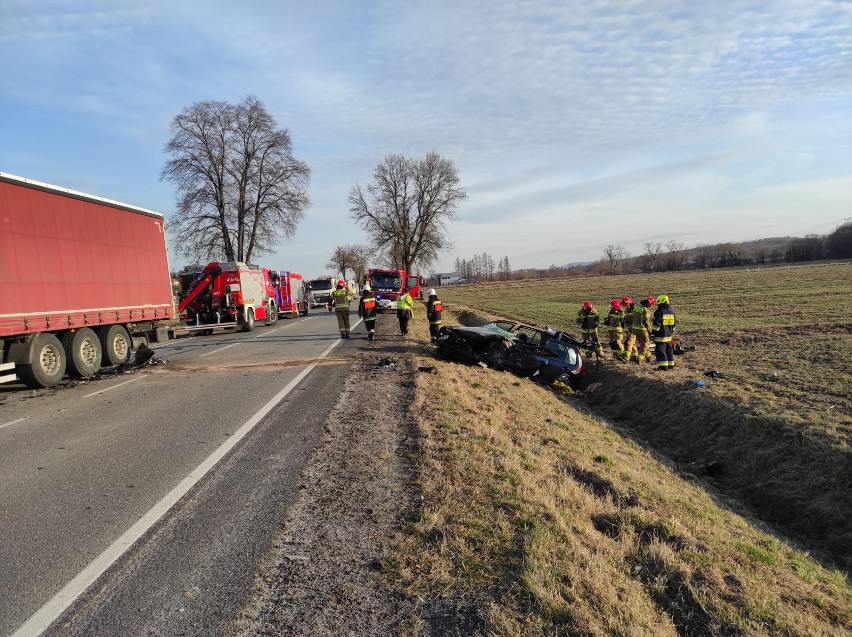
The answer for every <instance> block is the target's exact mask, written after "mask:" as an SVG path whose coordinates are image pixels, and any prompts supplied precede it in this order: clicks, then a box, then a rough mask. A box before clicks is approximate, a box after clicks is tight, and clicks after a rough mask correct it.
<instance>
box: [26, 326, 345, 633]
mask: <svg viewBox="0 0 852 637" xmlns="http://www.w3.org/2000/svg"><path fill="white" fill-rule="evenodd" d="M360 322H361V321H360V320H359V321H358V323H360ZM358 323H356V324H355V325H356V326H357V325H358ZM340 343H341V341H339V340H337V341H334V342H333V343H332V344H331V345H329V346H328V347H327V348H326V349H325V351H324V352H323V353H322V354H320V355H319V357H318V358H317V360H318V361H319V360H321V359H323V358H325V357H326V356H328V355H329V353H330V352H331V350H333V349H334V348H335V347H337V346H338V345H340ZM317 365H318V363H311V364H310V365H308V366H307V367H306V368H305V369H303V370H302V371H301V372H300V373H299V375H298V376H296V378H294V379H293V380H291V381H290V382H289V383H288V384H287V386H286V387H284V389H282V390H281V391H280V392H278V393H277V394H275V396H273V397H272V398H271V399H270V400H269V402H268V403H266V404H265V405H264V406H263V407H261V408H260V410H259V411H258V412H257V413H256V414H255V415H254V416H252V417H251V418H249V419H248V420H247V421H246V422H245V423H244V424H243V425H242V426H241V427H240V428H239V429H237V431H235V432H234V435H232V436H230V437H229V438H228V440H227V441H225V442H224V443H223V444H222V445H221V446H220V447H219V448H218V449H216V451H214V452H213V453H212V454H211V455H210V456H208V457H207V459H206V460H204V462H202V463H201V464H200V465H198V466H197V467H196V468H195V469H194V470H193V471H192V472H191V473H190V474H189V475H188V476H186V477H185V478H184V479H183V480H181V481H180V482H179V483H178V484H177V485H176V486H175V487H174V488H173V489H172V490H171V491H169V492H168V493H167V494H166V495H165V496H164V497H163V499H162V500H160V501H159V502H157V503H156V504H155V505H154V506H153V507H151V509H150V510H149V511H148V512H147V513H145V515H143V516H142V517H141V518H139V520H137V521H136V523H135V524H134V525H133V526H131V527H130V528H129V529H127V530H126V531H125V532H124V533H123V534H122V536H121V537H119V538H118V539H117V540H116V541H115V542H113V543H112V544H111V545H110V546H109V547H107V549H106V550H105V551H104V552H103V553H101V554H100V555H99V556H98V557H96V558H95V559H94V560H93V561H92V562H91V563H89V565H88V566H86V567H85V568H84V569H83V570H82V571H80V573H78V574H77V576H76V577H74V579H72V580H71V581H70V582H68V583H67V584H66V585H65V586H63V587H62V590H60V591H59V592H58V593H56V595H54V596H53V598H51V599H50V600H49V601H48V602H47V603H46V604H45V605H44V606H42V607H41V608H40V609H38V610H37V611H36V612H35V613H34V614H33V615H32V616H31V617H30V618H29V619H28V620H27V621H26V622H24V624H22V625H21V627H20V628H18V630H16V631H15V632H14V633H13V634H12V637H38V635H41V634H42V633H43V632H44V631H45V630H46V629H47V628H48V627H49V626H50V625H51V624H52V623H53V622H54V621H56V619H57V618H58V617H59V616H60V615H61V614H62V613H63V612H65V610H66V609H67V608H68V607H69V606H71V604H73V603H74V602H75V601H76V600H77V598H78V597H80V595H82V594H83V593H84V592H85V591H86V589H87V588H89V586H91V585H92V584H94V583H95V581H96V580H97V579H98V578H99V577H100V576H101V575H103V574H104V572H105V571H106V570H107V569H108V568H109V567H110V566H112V565H113V564H114V563H115V562H116V561H117V560H118V558H120V557H121V556H122V555H124V553H125V552H126V551H127V550H128V549H129V548H130V547H131V546H133V544H135V543H136V541H137V540H139V538H141V537H142V536H143V535H144V534H145V533H147V531H148V529H150V528H151V527H152V526H154V524H156V523H157V521H158V520H159V519H160V518H162V517H163V516H164V515H165V514H166V513H168V512H169V510H170V509H171V508H172V507H173V506H174V505H175V504H177V502H178V501H179V500H180V499H181V498H182V497H183V496H184V495H186V493H187V492H188V491H189V490H190V489H192V487H193V486H195V484H196V483H197V482H198V481H199V480H201V479H202V478H203V477H204V476H205V475H207V473H208V472H209V471H210V470H211V469H212V468H213V467H215V466H216V464H217V463H218V462H219V461H220V460H221V459H222V458H224V457H225V455H227V453H228V452H229V451H231V449H233V448H234V447H235V446H236V445H237V443H238V442H240V440H242V439H243V438H244V437H245V436H246V435H247V434H248V433H249V432H250V431H251V430H252V429H254V427H255V426H256V425H257V424H258V423H259V422H260V421H261V420H262V419H263V417H264V416H266V414H268V413H269V412H270V411H272V410H273V409H274V408H275V406H276V405H278V403H280V402H281V401H282V400H283V399H284V398H285V397H286V396H287V394H289V393H290V392H291V391H293V389H295V388H296V386H297V385H298V384H299V383H300V382H302V380H304V379H305V377H306V376H307V375H308V374H310V373H311V372H312V371H313V370H314V368H315V367H316V366H317ZM116 387H118V385H116Z"/></svg>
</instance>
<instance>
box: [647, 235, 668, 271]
mask: <svg viewBox="0 0 852 637" xmlns="http://www.w3.org/2000/svg"><path fill="white" fill-rule="evenodd" d="M662 251H663V245H662V244H661V243H660V242H659V241H649V242H648V243H646V244H645V254H644V255H643V261H644V263H645V267H643V268H642V269H643V270H645V271H646V272H656V271H657V269H658V268H659V266H660V253H661V252H662Z"/></svg>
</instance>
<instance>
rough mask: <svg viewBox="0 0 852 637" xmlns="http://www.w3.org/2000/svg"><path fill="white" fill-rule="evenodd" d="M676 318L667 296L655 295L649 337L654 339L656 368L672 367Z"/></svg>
mask: <svg viewBox="0 0 852 637" xmlns="http://www.w3.org/2000/svg"><path fill="white" fill-rule="evenodd" d="M675 325H677V319H676V318H675V313H674V312H672V308H671V306H670V304H669V297H668V296H667V295H665V294H661V295H660V296H658V297H657V310H656V311H655V312H654V318H653V320H652V321H651V337H652V338H653V339H654V354H655V355H656V358H657V369H674V345H673V344H672V336H673V335H674V330H675Z"/></svg>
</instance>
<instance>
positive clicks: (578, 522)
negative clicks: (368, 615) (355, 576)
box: [388, 324, 852, 636]
mask: <svg viewBox="0 0 852 637" xmlns="http://www.w3.org/2000/svg"><path fill="white" fill-rule="evenodd" d="M416 328H417V331H416V335H417V338H418V339H419V341H420V347H419V348H418V349H419V352H420V360H419V363H420V364H424V365H434V366H435V367H436V373H434V374H422V373H421V374H419V375H418V377H417V380H416V389H417V399H416V404H415V405H414V411H415V413H417V414H418V417H419V421H420V428H421V444H420V458H419V470H420V475H421V488H422V494H423V507H422V512H421V516H420V519H419V520H418V521H417V522H416V524H415V525H414V528H413V529H412V533H411V534H410V535H409V536H407V537H405V538H403V539H402V540H401V542H400V545H399V547H398V549H397V551H396V555H397V557H396V558H395V559H394V560H390V562H389V564H388V567H389V569H390V572H389V575H390V576H391V577H392V578H394V580H395V581H396V583H397V585H399V586H401V587H402V588H403V589H404V590H405V591H406V592H407V593H408V594H409V595H412V596H415V597H418V598H420V599H421V602H422V604H421V608H422V612H423V616H424V621H425V625H420V626H419V627H418V626H417V623H416V622H414V623H413V624H412V625H413V626H414V628H412V629H411V630H412V632H418V633H420V634H424V633H425V634H440V631H441V630H442V629H448V628H449V627H453V629H454V630H456V631H457V632H456V633H454V634H468V635H473V634H483V635H486V634H487V635H505V636H510V635H512V636H514V635H517V636H520V635H588V636H593V635H625V636H632V635H845V634H852V616H851V615H850V608H852V590H850V587H849V585H848V583H847V582H846V580H845V578H844V576H843V575H842V574H839V573H837V572H832V571H829V570H826V569H825V568H823V567H822V566H820V565H819V564H818V563H817V562H815V561H814V560H812V559H811V558H810V557H809V556H808V555H806V554H804V553H800V552H797V551H796V550H794V549H793V548H791V547H790V546H788V545H787V544H785V543H783V542H781V541H779V540H778V539H776V538H774V537H772V536H771V535H768V534H766V533H762V532H760V531H758V530H757V529H755V528H754V527H753V526H751V525H749V524H748V523H747V522H746V521H745V520H744V519H743V518H742V517H739V516H737V515H735V514H734V513H732V512H730V511H729V510H726V509H725V508H723V507H720V506H719V505H718V504H717V503H716V502H715V501H714V499H713V498H712V497H711V496H710V495H708V493H707V492H705V490H704V489H702V488H701V486H700V485H699V484H697V483H696V482H694V481H690V480H685V479H683V478H681V477H679V476H678V475H676V473H675V472H673V471H672V470H670V469H669V468H668V467H667V465H666V464H664V463H662V462H660V461H659V460H657V459H655V457H654V456H653V455H652V454H651V453H649V452H648V451H647V450H645V449H643V448H642V447H641V446H640V445H639V444H637V443H635V442H633V441H631V440H630V439H629V438H627V437H625V436H623V435H621V434H620V433H619V432H618V431H616V430H614V429H613V428H612V427H611V426H609V425H608V424H607V423H606V422H604V421H601V420H599V419H597V418H595V417H594V416H591V415H589V414H588V413H586V412H585V410H578V409H577V408H576V406H575V405H576V399H564V398H560V397H559V396H557V395H556V394H554V393H553V392H551V391H549V390H547V389H545V388H542V387H539V386H537V385H535V384H533V383H531V382H529V381H526V380H520V379H516V378H514V377H513V376H511V375H508V374H505V373H501V372H495V371H493V370H487V369H481V368H478V367H475V368H470V367H464V366H461V365H458V364H454V363H445V362H441V361H435V360H434V359H433V358H432V356H431V353H430V351H429V349H428V348H427V347H426V332H425V328H424V327H423V326H422V325H420V324H418V325H417V326H416ZM436 631H438V632H436Z"/></svg>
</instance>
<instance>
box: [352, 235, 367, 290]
mask: <svg viewBox="0 0 852 637" xmlns="http://www.w3.org/2000/svg"><path fill="white" fill-rule="evenodd" d="M349 247H350V249H351V250H352V266H351V267H352V270H353V271H354V272H355V281H356V282H358V283H359V284H360V283H361V282H362V281H363V280H364V275H365V274H367V266H368V265H369V264H370V257H371V256H372V253H373V251H372V250H371V249H370V246H365V245H360V244H357V245H353V246H349Z"/></svg>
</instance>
